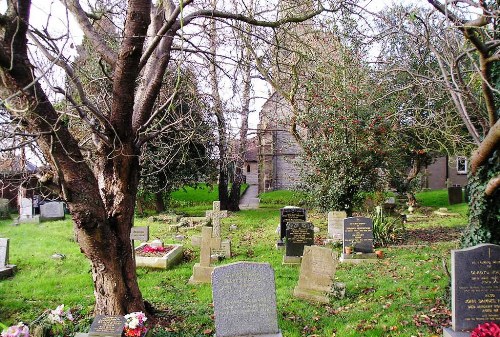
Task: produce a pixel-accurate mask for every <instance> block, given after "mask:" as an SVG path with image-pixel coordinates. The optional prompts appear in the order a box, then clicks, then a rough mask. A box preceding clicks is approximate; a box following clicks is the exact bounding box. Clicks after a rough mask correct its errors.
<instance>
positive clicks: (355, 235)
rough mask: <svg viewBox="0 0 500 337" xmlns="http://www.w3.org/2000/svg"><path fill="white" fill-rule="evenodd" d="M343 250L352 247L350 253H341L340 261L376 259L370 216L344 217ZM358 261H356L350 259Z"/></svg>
mask: <svg viewBox="0 0 500 337" xmlns="http://www.w3.org/2000/svg"><path fill="white" fill-rule="evenodd" d="M342 242H343V251H344V252H345V249H346V247H353V248H354V251H353V252H352V254H346V253H343V254H342V257H341V261H347V260H359V259H363V260H368V259H376V258H377V256H376V255H375V253H374V252H373V221H372V219H370V218H364V217H351V218H346V219H344V230H343V237H342ZM351 262H358V261H351Z"/></svg>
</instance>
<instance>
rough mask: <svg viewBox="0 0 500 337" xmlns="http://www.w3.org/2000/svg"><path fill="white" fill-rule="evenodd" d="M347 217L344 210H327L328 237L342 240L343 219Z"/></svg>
mask: <svg viewBox="0 0 500 337" xmlns="http://www.w3.org/2000/svg"><path fill="white" fill-rule="evenodd" d="M345 218H347V213H346V212H345V211H334V212H328V237H329V238H330V239H333V240H335V241H339V242H341V241H342V233H343V224H344V219H345Z"/></svg>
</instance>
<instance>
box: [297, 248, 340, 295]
mask: <svg viewBox="0 0 500 337" xmlns="http://www.w3.org/2000/svg"><path fill="white" fill-rule="evenodd" d="M337 264H338V257H337V253H335V252H333V251H332V250H331V249H329V248H325V247H319V246H306V247H304V255H303V257H302V263H301V265H300V274H299V283H298V285H297V286H296V287H295V289H294V290H293V295H294V296H295V297H299V298H303V299H306V300H309V301H315V302H321V303H328V302H329V301H330V298H329V297H330V294H331V292H332V289H333V277H334V275H335V270H336V269H337Z"/></svg>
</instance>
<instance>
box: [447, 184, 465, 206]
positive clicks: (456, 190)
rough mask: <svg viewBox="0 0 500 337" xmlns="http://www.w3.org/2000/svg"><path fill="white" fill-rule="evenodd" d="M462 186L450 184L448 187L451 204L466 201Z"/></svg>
mask: <svg viewBox="0 0 500 337" xmlns="http://www.w3.org/2000/svg"><path fill="white" fill-rule="evenodd" d="M463 195H464V194H463V191H462V187H460V186H450V187H448V203H449V204H450V205H455V204H460V203H462V202H464V197H463Z"/></svg>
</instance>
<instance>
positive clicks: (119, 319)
mask: <svg viewBox="0 0 500 337" xmlns="http://www.w3.org/2000/svg"><path fill="white" fill-rule="evenodd" d="M125 322H126V319H125V317H123V316H105V315H96V316H95V318H94V321H93V322H92V325H91V326H90V330H89V333H88V336H90V337H92V336H97V337H100V336H111V337H121V336H122V333H123V328H124V327H125Z"/></svg>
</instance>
